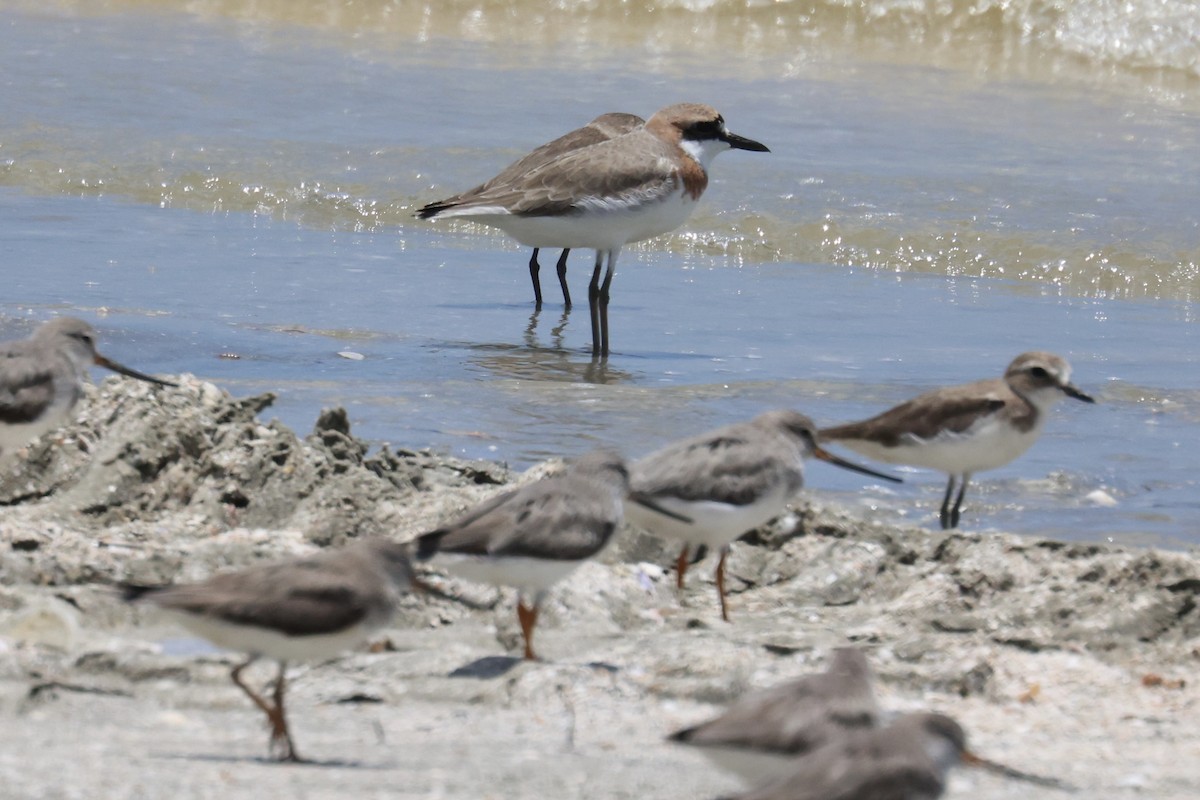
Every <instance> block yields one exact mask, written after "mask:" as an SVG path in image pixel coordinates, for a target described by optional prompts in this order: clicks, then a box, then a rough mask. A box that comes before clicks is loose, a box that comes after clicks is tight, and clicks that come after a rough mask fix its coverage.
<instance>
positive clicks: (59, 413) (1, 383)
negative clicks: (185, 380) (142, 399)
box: [0, 317, 175, 455]
mask: <svg viewBox="0 0 1200 800" xmlns="http://www.w3.org/2000/svg"><path fill="white" fill-rule="evenodd" d="M92 364H96V365H98V366H101V367H106V368H107V369H111V370H112V371H113V372H118V373H120V374H122V375H128V376H129V377H131V378H137V379H138V380H142V381H149V382H150V383H157V384H158V385H160V386H174V385H175V384H173V383H171V382H170V381H164V380H160V379H159V378H154V377H152V376H150V375H144V374H142V373H141V372H137V371H136V370H132V369H130V368H129V367H126V366H123V365H121V364H118V363H117V362H115V361H113V360H111V359H108V358H105V357H104V356H102V355H100V353H98V352H97V351H96V331H95V330H94V329H93V328H92V326H91V325H89V324H88V323H86V322H84V321H83V320H81V319H75V318H74V317H59V318H58V319H53V320H51V321H49V322H47V323H45V324H43V325H42V326H41V327H39V328H38V329H37V330H36V331H34V332H33V335H32V336H30V337H29V338H28V339H19V340H17V341H10V342H2V343H0V455H2V454H4V453H5V452H6V451H9V450H15V449H17V448H19V447H23V446H24V445H25V444H27V443H29V442H30V441H32V440H34V439H36V438H37V437H38V436H41V435H42V434H43V433H46V432H47V431H51V430H54V429H55V428H58V427H59V426H61V425H62V424H63V423H65V422H66V421H67V420H68V419H69V418H70V416H71V411H72V410H74V408H75V405H76V403H78V402H79V399H80V398H81V397H83V383H84V381H85V380H87V377H88V366H90V365H92Z"/></svg>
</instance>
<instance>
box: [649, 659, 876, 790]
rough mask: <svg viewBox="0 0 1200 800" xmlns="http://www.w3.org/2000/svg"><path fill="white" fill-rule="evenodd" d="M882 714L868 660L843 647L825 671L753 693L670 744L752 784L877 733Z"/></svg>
mask: <svg viewBox="0 0 1200 800" xmlns="http://www.w3.org/2000/svg"><path fill="white" fill-rule="evenodd" d="M881 714H882V711H881V710H880V708H879V703H878V702H877V701H876V699H875V688H874V685H873V675H872V671H871V665H870V664H869V663H867V658H866V656H865V655H864V654H863V652H862V651H861V650H858V649H856V648H852V647H842V648H838V649H837V650H834V651H833V658H832V660H831V661H830V664H829V666H828V668H827V669H826V670H825V672H820V673H817V674H815V675H806V676H804V677H802V678H797V679H796V680H793V681H789V682H787V683H783V684H780V685H779V686H773V687H770V688H768V689H762V690H760V691H757V692H751V693H750V694H747V695H745V696H744V697H742V698H740V699H738V700H737V701H736V702H735V703H733V705H731V706H730V707H729V708H728V709H727V710H726V711H725V713H723V714H721V715H720V716H717V717H714V718H713V719H710V720H709V721H707V722H704V723H701V724H700V725H696V726H694V727H690V728H685V729H683V730H681V731H677V732H675V733H673V734H671V736H670V737H668V738H669V739H670V740H671V741H674V742H678V743H680V744H685V745H688V746H691V747H695V748H697V749H698V750H700V752H702V753H704V755H705V756H707V757H708V758H710V759H711V760H712V761H713V762H714V763H715V764H717V765H718V766H720V767H722V768H723V769H727V770H729V771H731V772H734V773H736V774H737V775H739V776H741V777H742V778H743V779H744V780H746V781H747V782H749V783H751V784H754V785H757V784H760V783H764V782H766V781H768V780H774V779H777V778H782V777H783V776H785V775H787V774H789V773H790V772H791V771H793V770H794V769H795V768H796V757H797V756H799V755H803V754H805V753H809V752H811V751H813V750H816V749H817V748H819V747H821V746H823V745H825V744H827V743H829V742H830V741H833V740H834V739H837V738H840V737H842V736H844V735H845V734H846V733H847V732H849V731H854V730H865V729H870V728H874V727H877V726H878V725H879V724H880V716H881Z"/></svg>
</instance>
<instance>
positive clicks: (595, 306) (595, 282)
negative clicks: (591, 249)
mask: <svg viewBox="0 0 1200 800" xmlns="http://www.w3.org/2000/svg"><path fill="white" fill-rule="evenodd" d="M603 259H604V251H603V250H597V251H596V266H595V268H593V269H592V282H591V283H589V284H588V310H589V311H590V312H591V315H592V357H593V358H595V357H596V356H599V355H600V265H601V264H602V263H603Z"/></svg>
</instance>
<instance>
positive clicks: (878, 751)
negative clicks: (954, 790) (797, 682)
mask: <svg viewBox="0 0 1200 800" xmlns="http://www.w3.org/2000/svg"><path fill="white" fill-rule="evenodd" d="M978 761H980V759H978V757H977V756H975V755H974V754H973V753H971V752H970V751H968V750H967V736H966V734H965V733H964V732H963V729H962V727H961V726H960V725H959V724H958V723H957V722H955V721H954V720H952V719H950V717H947V716H944V715H942V714H905V715H904V716H901V717H899V718H898V719H896V721H894V722H893V723H892V724H891V725H888V726H887V727H886V728H877V729H872V730H862V731H855V732H852V733H849V734H846V735H845V736H843V737H841V738H838V739H834V740H833V741H831V742H830V743H829V744H826V745H825V746H824V747H821V748H819V749H817V750H814V751H813V752H811V753H809V754H808V755H806V756H802V757H800V758H798V759H797V760H796V761H795V762H794V766H793V769H792V771H791V772H790V773H789V774H788V775H786V776H784V777H783V778H778V779H775V780H773V781H769V782H767V783H765V784H764V785H762V786H760V787H759V788H757V789H754V790H752V791H749V792H746V793H745V794H741V795H738V796H737V797H736V798H729V799H728V800H935V798H938V797H941V796H942V794H944V793H945V791H946V775H947V773H948V772H949V771H950V769H951V768H952V767H954V766H956V765H958V764H960V763H962V764H974V763H976V762H978Z"/></svg>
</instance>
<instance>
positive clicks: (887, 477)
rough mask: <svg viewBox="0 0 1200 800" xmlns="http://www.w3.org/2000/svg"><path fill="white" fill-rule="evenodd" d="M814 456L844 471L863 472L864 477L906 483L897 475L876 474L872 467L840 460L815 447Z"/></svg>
mask: <svg viewBox="0 0 1200 800" xmlns="http://www.w3.org/2000/svg"><path fill="white" fill-rule="evenodd" d="M812 454H813V458H819V459H821V460H822V461H828V462H829V463H830V464H833V465H834V466H838V467H841V468H842V469H848V470H850V471H851V472H861V473H862V474H863V475H870V476H871V477H872V478H881V479H882V480H885V481H891V482H892V483H904V480H903V479H902V478H897V477H896V476H895V475H888V474H887V473H884V472H876V471H875V470H873V469H871V468H870V467H864V466H861V465H859V464H855V463H854V462H853V461H847V460H846V459H844V458H839V457H837V456H835V455H834V454H833V453H831V452H829V451H828V450H826V449H824V448H822V447H814V448H813V453H812Z"/></svg>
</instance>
